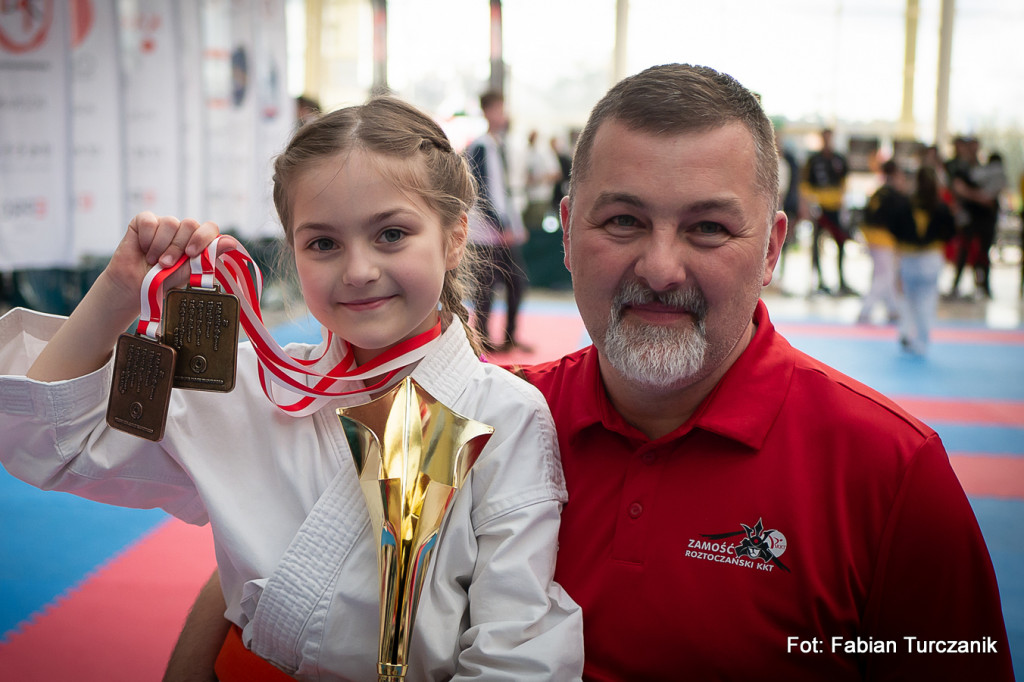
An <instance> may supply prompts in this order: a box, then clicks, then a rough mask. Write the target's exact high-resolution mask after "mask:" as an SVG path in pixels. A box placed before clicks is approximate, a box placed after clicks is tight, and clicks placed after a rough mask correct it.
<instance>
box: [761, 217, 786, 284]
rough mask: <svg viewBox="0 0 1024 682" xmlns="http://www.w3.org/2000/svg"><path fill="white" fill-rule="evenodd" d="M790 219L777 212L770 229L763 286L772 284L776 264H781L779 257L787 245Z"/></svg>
mask: <svg viewBox="0 0 1024 682" xmlns="http://www.w3.org/2000/svg"><path fill="white" fill-rule="evenodd" d="M788 223H789V219H788V218H787V217H786V214H785V213H784V212H783V211H776V212H775V216H774V218H773V219H772V224H771V225H770V226H769V227H768V251H767V252H766V253H765V259H764V276H763V277H762V279H761V286H764V287H766V286H768V285H769V284H771V282H772V274H773V273H774V272H775V264H776V263H778V262H779V255H780V254H781V253H782V245H783V244H785V243H786V232H787V231H788V229H789V226H788Z"/></svg>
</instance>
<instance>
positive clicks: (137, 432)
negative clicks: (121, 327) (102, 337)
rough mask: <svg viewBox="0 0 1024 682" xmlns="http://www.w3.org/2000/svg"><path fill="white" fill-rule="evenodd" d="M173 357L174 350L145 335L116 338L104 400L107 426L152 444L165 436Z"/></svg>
mask: <svg viewBox="0 0 1024 682" xmlns="http://www.w3.org/2000/svg"><path fill="white" fill-rule="evenodd" d="M174 356H175V353H174V349H173V348H171V347H169V346H165V345H163V344H162V343H157V342H156V341H153V340H151V339H149V338H146V337H145V336H138V335H134V334H122V335H121V336H120V338H118V340H117V350H116V352H115V354H114V380H113V383H112V385H111V387H110V398H109V400H108V401H107V423H108V424H109V425H110V426H111V427H112V428H115V429H117V430H119V431H124V432H125V433H130V434H132V435H133V436H139V437H140V438H146V439H148V440H152V441H158V440H160V439H161V438H163V437H164V424H165V422H166V421H167V407H168V405H169V404H170V402H171V377H172V376H173V373H174Z"/></svg>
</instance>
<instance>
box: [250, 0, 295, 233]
mask: <svg viewBox="0 0 1024 682" xmlns="http://www.w3.org/2000/svg"><path fill="white" fill-rule="evenodd" d="M257 5H258V8H257V10H256V21H255V25H254V28H255V31H254V35H253V48H254V49H253V53H254V55H255V57H256V64H255V67H256V77H255V82H254V86H255V88H256V102H257V111H256V115H257V118H256V139H255V150H256V154H255V164H254V170H255V171H256V177H255V183H256V184H255V186H254V190H253V196H254V201H253V202H252V203H251V209H250V217H249V222H248V227H249V229H250V230H251V232H250V233H249V235H250V236H253V237H281V236H283V235H284V230H283V228H282V227H281V223H280V221H279V220H278V218H277V211H276V209H275V208H274V197H273V190H274V183H273V172H274V158H275V157H276V156H277V155H278V154H280V153H281V152H282V151H284V148H285V146H286V145H287V144H288V141H289V139H290V137H291V134H292V131H293V130H294V128H295V101H294V100H293V99H292V97H291V96H290V95H289V94H288V84H287V78H286V76H287V72H288V49H287V35H286V30H285V8H284V5H285V3H284V0H257Z"/></svg>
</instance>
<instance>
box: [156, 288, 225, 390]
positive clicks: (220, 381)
mask: <svg viewBox="0 0 1024 682" xmlns="http://www.w3.org/2000/svg"><path fill="white" fill-rule="evenodd" d="M163 340H164V343H165V344H167V345H168V346H170V347H171V348H173V349H174V350H175V351H176V352H177V354H178V360H177V363H176V365H175V368H174V387H175V388H187V389H193V390H200V391H220V392H222V393H227V392H228V391H230V390H231V389H233V388H234V387H235V361H236V358H237V355H238V299H237V298H235V297H234V296H232V295H231V294H225V293H221V291H220V290H219V289H201V288H192V287H189V288H188V289H173V290H171V291H170V292H168V294H167V298H166V300H165V301H164V335H163Z"/></svg>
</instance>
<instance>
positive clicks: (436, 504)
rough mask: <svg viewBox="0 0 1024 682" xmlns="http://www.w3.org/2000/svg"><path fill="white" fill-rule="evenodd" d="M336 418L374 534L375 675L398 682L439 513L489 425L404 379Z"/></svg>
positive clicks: (486, 437) (402, 676)
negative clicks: (377, 600) (376, 598)
mask: <svg viewBox="0 0 1024 682" xmlns="http://www.w3.org/2000/svg"><path fill="white" fill-rule="evenodd" d="M338 417H339V418H340V419H341V424H342V427H343V428H344V429H345V436H346V438H347V439H348V444H349V448H350V449H351V450H352V458H353V459H354V460H355V464H356V470H357V471H358V472H359V483H360V487H361V488H362V490H363V496H364V497H365V498H366V506H367V508H368V509H369V511H370V523H371V526H372V528H373V531H374V533H375V537H376V539H377V569H378V571H379V575H380V640H379V651H378V653H379V657H378V665H377V674H378V678H377V679H378V680H379V682H398V681H399V680H403V679H405V675H406V672H407V671H408V662H409V643H410V642H411V641H412V630H413V625H414V623H415V620H416V608H417V606H418V605H419V600H420V593H421V591H422V589H423V581H424V577H425V576H426V574H427V568H428V567H429V566H430V560H431V558H432V557H433V554H434V550H435V549H437V542H438V535H439V533H440V530H441V524H442V522H443V521H444V515H445V512H446V511H447V510H448V507H449V506H450V504H451V501H452V498H453V497H454V496H455V492H456V491H457V490H458V489H459V488H460V487H461V486H462V484H463V482H464V481H465V480H466V476H467V475H468V474H469V469H470V467H472V466H473V463H474V462H475V461H476V458H477V456H478V455H479V454H480V451H481V450H483V447H484V445H486V444H487V441H488V440H489V439H490V437H491V434H493V433H494V429H493V428H492V427H490V426H488V425H486V424H481V423H480V422H477V421H473V420H472V419H467V418H466V417H463V416H461V415H458V414H456V413H455V412H453V411H452V410H450V409H449V408H447V407H445V406H444V405H442V404H441V403H439V402H437V401H436V400H435V399H434V398H433V397H431V396H430V394H428V393H427V392H426V391H424V390H423V388H422V387H421V386H420V385H419V384H417V383H416V382H415V381H414V380H413V379H412V378H411V377H406V378H405V379H404V380H403V381H402V382H401V383H399V384H398V385H396V386H395V387H394V388H392V389H391V390H390V391H388V392H387V393H385V394H384V395H382V396H380V397H379V398H376V399H375V400H372V401H370V402H368V403H365V404H363V405H357V406H355V407H346V408H341V409H339V410H338Z"/></svg>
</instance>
